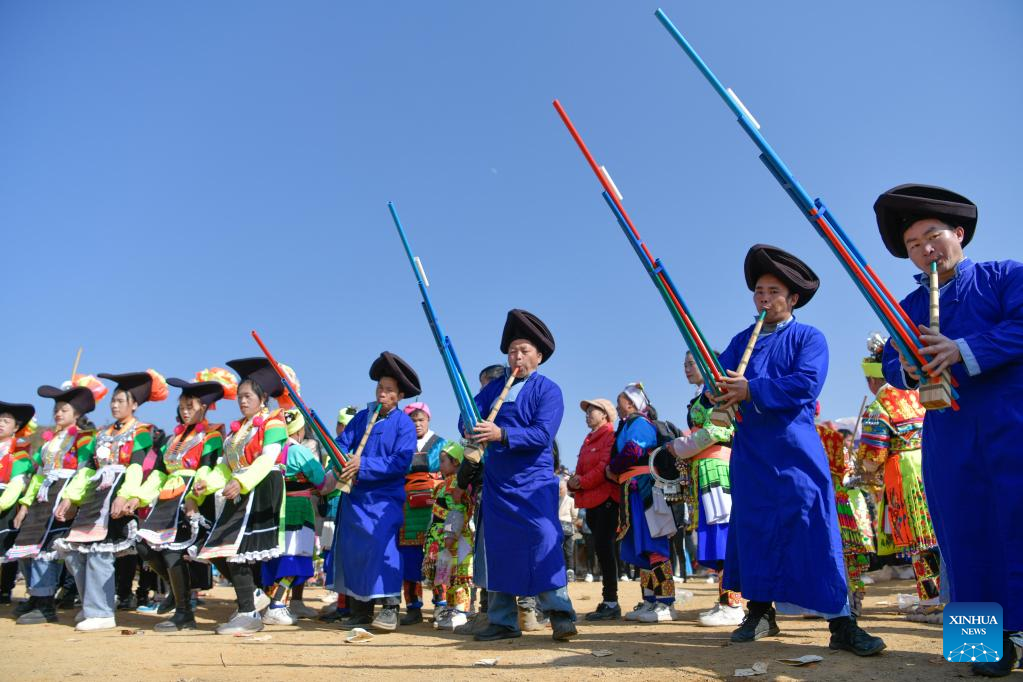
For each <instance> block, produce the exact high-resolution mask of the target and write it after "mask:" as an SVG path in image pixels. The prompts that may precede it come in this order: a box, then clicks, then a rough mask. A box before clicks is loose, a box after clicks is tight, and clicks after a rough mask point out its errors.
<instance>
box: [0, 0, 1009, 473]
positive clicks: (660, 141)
mask: <svg viewBox="0 0 1023 682" xmlns="http://www.w3.org/2000/svg"><path fill="white" fill-rule="evenodd" d="M663 7H664V9H665V11H666V12H667V13H668V15H669V16H670V17H671V18H672V19H673V20H674V22H675V23H676V24H677V25H678V26H679V28H680V29H681V30H682V31H683V32H684V33H685V34H686V35H687V37H688V38H689V39H690V41H691V42H692V43H693V44H694V45H695V47H696V48H697V50H699V51H701V53H702V55H703V56H704V58H705V59H706V60H707V61H708V63H709V64H710V65H711V67H712V68H714V69H715V70H716V71H717V73H718V75H719V77H720V78H721V79H722V80H723V81H724V82H725V84H726V85H728V86H731V87H733V88H734V89H735V90H736V92H737V93H738V94H739V95H740V97H742V99H743V100H744V102H745V103H746V104H747V106H748V107H749V108H750V109H751V110H752V112H753V113H754V115H755V116H756V117H757V118H758V119H759V120H760V122H761V124H762V125H763V129H762V130H763V132H764V134H765V135H766V137H767V139H768V140H769V141H770V142H771V143H772V144H773V145H774V146H775V148H776V149H777V150H778V152H779V153H780V154H781V156H782V158H783V159H784V160H785V161H786V162H787V163H788V164H789V166H790V168H792V170H793V171H794V173H795V174H796V177H797V178H799V179H800V181H801V182H802V183H803V185H804V186H805V187H806V188H807V190H808V191H809V192H810V193H811V194H812V195H814V196H821V197H823V198H824V199H825V201H826V202H827V203H828V204H829V206H830V207H831V209H832V211H833V213H834V214H835V215H836V216H837V217H838V219H839V220H840V221H842V223H843V225H844V227H845V228H846V230H847V231H848V232H849V234H850V235H851V237H852V238H853V240H854V241H855V242H856V244H857V245H858V246H859V247H860V249H861V251H863V252H864V254H865V255H866V257H867V258H868V260H869V261H870V262H871V263H872V264H873V265H874V267H875V269H876V270H877V271H878V273H879V274H880V275H881V277H882V278H884V280H885V281H886V282H887V283H888V284H889V285H890V287H891V288H892V289H893V290H894V291H895V292H896V293H897V294H899V295H902V294H904V293H906V292H907V291H908V290H909V288H910V286H911V284H912V283H911V280H910V276H911V275H912V270H911V266H910V265H909V264H908V262H905V261H897V260H895V259H893V258H891V257H890V256H889V255H888V254H887V252H886V251H885V250H884V248H883V246H882V244H881V242H880V239H879V238H878V235H877V230H876V227H875V224H874V219H873V212H872V210H871V205H872V204H873V201H874V199H875V198H876V196H877V195H878V194H879V193H880V192H882V191H883V190H885V189H887V188H889V187H891V186H893V185H896V184H900V183H903V182H924V183H931V184H941V185H945V186H948V187H951V188H953V189H955V190H957V191H959V192H962V193H964V194H966V195H967V196H969V197H970V198H972V199H973V200H974V201H976V202H977V204H978V205H979V207H980V221H979V227H978V232H977V236H976V238H975V239H974V242H973V244H972V245H971V246H970V248H969V249H968V253H969V254H970V255H971V257H973V258H974V259H975V260H988V259H994V258H1011V257H1016V258H1018V257H1019V255H1020V253H1021V251H1023V249H1021V248H1020V247H1021V246H1023V243H1021V242H1023V239H1021V237H1020V236H1019V231H1018V226H1017V223H1018V219H1017V218H1014V217H1013V216H1012V215H1011V212H1012V210H1013V208H1012V207H1013V206H1014V203H1013V202H1014V201H1015V199H1016V198H1017V196H1018V193H1019V190H1020V187H1021V186H1023V164H1021V163H1020V159H1021V158H1023V142H1021V138H1020V134H1019V120H1018V118H1019V112H1020V111H1021V110H1023V92H1021V88H1020V86H1019V82H1020V81H1019V77H1018V73H1019V71H1020V68H1021V67H1023V44H1021V43H1020V41H1019V40H1018V36H1019V35H1020V30H1021V29H1023V6H1021V5H1020V4H1019V3H1017V2H1013V1H1012V0H1003V1H997V2H996V1H984V2H974V3H967V2H938V1H933V0H931V1H927V2H899V3H892V2H879V1H870V2H858V3H820V2H808V1H807V2H803V1H796V0H790V1H787V2H783V3H752V2H749V3H740V2H718V3H693V2H681V1H672V2H665V4H664V5H663ZM655 8H656V5H654V4H651V5H644V4H642V3H637V2H628V3H616V2H592V1H586V2H584V1H582V0H578V1H568V0H565V1H561V2H518V3H468V2H450V3H423V2H412V1H407V2H392V3H387V4H386V5H385V4H384V3H358V4H357V3H338V2H302V3H283V2H277V3H271V2H251V1H246V2H218V3H199V2H179V3H173V4H158V3H135V2H93V3H77V2H68V1H65V2H47V3H39V2H32V3H4V4H2V5H0V91H2V92H3V93H4V99H5V104H4V106H3V107H0V224H2V226H3V229H2V234H3V245H4V246H3V253H4V255H5V256H6V258H5V261H6V262H5V266H4V269H5V274H6V278H5V279H6V281H7V282H8V283H9V284H10V283H13V291H11V290H8V294H7V296H5V297H4V298H5V300H6V303H7V320H8V322H7V333H6V334H5V335H4V341H3V344H2V346H0V348H2V352H0V376H2V377H3V382H2V396H0V397H2V398H3V399H4V400H10V401H27V400H31V401H32V402H34V403H35V404H36V405H37V406H38V407H40V408H43V409H47V410H48V409H49V407H50V404H49V401H43V400H42V399H40V398H37V397H36V396H35V388H36V387H37V386H38V385H39V384H42V383H59V382H60V381H61V380H63V379H65V378H67V374H68V373H69V372H70V370H71V364H72V361H73V359H74V353H75V350H76V349H77V348H78V346H79V345H81V346H84V348H85V351H84V354H83V359H82V366H81V369H82V370H84V371H87V372H92V373H96V372H103V371H109V372H122V371H134V370H140V369H144V368H146V367H154V368H156V369H157V370H159V371H161V372H162V373H164V374H165V375H167V376H174V375H177V376H182V377H190V376H191V374H192V373H194V372H195V371H196V370H198V369H201V368H203V367H208V366H214V365H223V363H224V362H225V361H226V360H228V359H231V358H234V357H240V356H246V355H255V354H257V353H258V349H257V348H256V346H255V345H254V344H253V342H252V341H251V339H250V337H249V335H248V333H249V330H250V329H253V328H255V329H258V330H259V331H260V333H261V334H262V335H263V336H264V338H265V340H266V341H267V343H268V344H269V345H270V348H271V349H272V350H273V351H274V352H275V353H276V354H277V355H278V357H279V359H281V360H282V361H284V362H287V363H289V364H291V365H292V366H294V367H295V369H296V370H297V372H298V375H299V378H300V379H301V381H302V386H303V394H304V396H305V397H306V399H307V400H308V401H309V403H310V404H311V405H312V406H313V407H315V408H317V409H318V410H319V411H320V412H321V413H323V414H331V413H333V412H334V410H336V408H337V407H339V406H341V405H344V404H349V403H363V402H365V401H367V400H369V399H371V397H372V389H373V384H372V382H370V381H369V379H368V378H367V371H368V368H369V365H370V363H371V362H372V360H373V359H374V358H375V357H376V355H377V354H378V353H379V352H380V351H381V350H384V349H388V350H391V351H394V352H396V353H398V354H400V355H402V356H403V357H405V358H406V359H407V360H409V361H410V362H411V363H412V364H413V366H414V367H415V368H416V369H417V370H418V371H419V374H420V377H421V379H422V383H423V385H424V387H425V389H426V390H425V393H424V398H425V399H426V400H427V401H428V402H430V404H431V406H432V408H433V412H434V417H435V419H434V426H435V428H436V430H437V431H438V432H440V433H441V434H442V435H447V434H451V433H452V432H453V430H454V422H455V419H456V408H455V404H454V400H453V398H452V396H451V392H450V389H449V386H448V384H447V380H446V377H445V374H444V371H443V367H442V365H441V363H440V358H439V355H438V354H437V351H436V349H435V347H434V345H433V342H432V339H431V336H430V333H429V330H428V328H427V326H426V323H425V321H424V318H423V316H422V313H421V310H420V307H419V297H418V290H417V289H416V286H415V282H414V280H413V278H412V273H411V271H410V270H409V268H408V265H407V261H406V260H405V256H404V254H403V252H402V250H401V245H400V243H399V241H398V238H397V235H396V233H395V231H394V228H393V226H392V224H391V222H390V218H389V215H388V212H387V207H386V202H387V201H388V200H393V201H395V202H396V204H397V207H398V209H399V211H400V213H401V217H402V220H403V222H404V224H405V227H406V229H407V231H408V233H409V238H410V239H411V241H412V244H413V248H414V249H415V250H416V251H417V252H418V254H419V255H420V256H421V257H422V259H423V261H424V264H425V266H426V269H427V273H428V275H429V277H430V281H431V284H432V287H431V292H432V295H433V299H434V304H435V305H436V307H437V310H438V312H439V314H440V317H441V321H442V323H443V324H444V326H445V327H446V331H447V332H448V333H449V334H450V335H451V336H452V338H453V340H454V343H455V347H456V349H457V350H458V353H459V355H460V357H461V360H462V364H463V365H464V366H465V367H466V368H467V371H468V372H469V373H470V374H475V369H476V368H479V367H482V366H483V365H486V364H489V363H491V362H494V361H499V360H500V354H499V351H498V343H499V340H500V333H501V326H502V324H503V322H504V317H505V313H506V311H507V310H508V309H509V308H512V307H522V308H526V309H528V310H531V311H533V312H535V313H537V314H538V315H540V316H541V317H542V318H543V319H545V320H546V321H547V322H548V324H549V326H550V327H551V329H552V330H553V332H554V334H555V336H556V338H557V344H558V347H557V351H556V353H555V355H554V356H553V358H552V359H551V361H550V362H549V363H547V364H546V365H544V369H545V371H546V373H547V374H549V375H550V376H551V377H553V378H554V379H555V380H556V381H558V382H559V383H560V384H561V386H562V388H563V389H564V392H565V399H566V405H567V412H566V421H565V423H564V425H563V427H562V430H561V433H560V436H559V441H560V444H561V446H562V449H563V450H564V451H565V452H566V453H567V455H566V459H567V460H568V461H574V458H575V452H576V451H577V450H578V447H579V443H580V442H581V439H582V436H583V434H584V432H585V426H584V424H583V419H582V417H583V415H582V412H581V411H579V410H578V408H577V407H576V406H577V404H578V401H579V400H580V399H582V398H592V397H599V396H604V397H608V398H613V397H614V395H615V394H616V393H617V391H619V390H620V389H621V387H622V386H623V385H624V384H625V383H627V382H629V381H634V380H642V381H644V382H645V383H646V385H647V388H648V392H649V394H650V395H651V397H652V399H653V401H654V403H655V404H656V405H658V407H659V408H660V410H661V412H662V414H664V415H665V416H666V417H668V418H672V419H674V420H676V421H682V419H683V418H682V416H681V407H682V405H683V404H684V403H685V402H686V401H687V400H688V398H689V397H690V395H691V393H692V391H691V389H690V387H689V386H687V385H685V384H684V383H683V380H682V378H681V362H682V353H683V344H682V341H681V337H680V335H679V334H678V332H677V331H676V329H675V327H674V323H673V322H672V320H671V318H670V317H669V315H668V312H667V310H666V309H665V308H664V305H663V303H662V302H661V300H660V299H659V297H658V296H657V294H656V292H655V290H654V288H653V286H652V285H651V283H650V281H649V280H648V279H647V277H646V275H645V273H644V272H643V270H642V269H641V266H640V264H639V262H638V261H637V259H636V257H635V255H634V254H633V253H632V251H631V249H630V248H629V246H628V244H627V242H626V241H625V239H624V237H623V236H622V234H621V232H620V231H619V229H618V227H617V225H616V224H615V223H614V220H613V217H612V216H611V214H610V213H609V211H608V210H607V207H606V206H605V204H604V202H603V201H602V200H601V198H600V191H599V186H598V184H597V181H596V179H595V178H594V177H593V175H592V174H591V172H590V171H589V169H588V168H587V167H586V166H585V165H584V162H583V159H582V157H581V155H580V154H579V153H578V151H577V150H576V148H575V147H574V145H573V144H572V142H571V140H570V138H569V137H568V135H567V133H566V132H565V130H564V128H563V127H562V125H561V123H560V121H559V119H558V118H557V115H556V114H555V112H554V110H553V109H552V107H551V100H552V99H553V98H555V97H558V98H559V99H560V100H561V101H562V103H563V104H564V105H565V107H566V108H567V109H568V112H569V114H570V115H571V116H572V117H573V119H574V121H575V123H576V125H577V126H578V127H579V129H580V131H581V133H582V134H583V136H584V138H585V139H586V141H587V142H588V143H589V145H590V147H591V149H592V150H593V152H594V153H595V154H596V156H597V158H598V160H600V161H601V162H602V163H604V164H606V165H607V167H608V168H609V170H610V171H611V173H612V175H613V176H614V178H615V181H616V182H617V184H618V186H619V188H620V189H621V190H622V192H623V194H624V196H625V206H626V208H627V209H628V210H629V212H630V214H631V215H632V217H633V219H634V221H635V222H636V224H637V227H638V228H639V230H640V232H641V233H642V235H643V237H644V238H645V239H646V241H647V243H648V244H649V245H650V247H651V249H652V250H653V252H654V253H655V255H658V256H660V257H662V258H663V259H664V261H665V263H666V264H667V265H668V267H669V268H670V270H671V272H672V275H673V277H674V279H675V281H676V283H677V284H678V286H679V287H680V289H681V290H682V292H683V295H684V296H685V297H686V299H687V302H688V304H689V306H690V308H691V309H692V311H693V313H694V315H695V317H696V319H697V321H698V323H699V324H700V325H701V327H702V328H703V330H704V332H705V333H706V334H707V335H708V336H709V337H710V338H711V339H712V340H713V342H714V343H715V345H717V346H719V347H722V346H724V345H725V344H726V343H727V340H728V339H729V338H730V337H731V336H732V335H733V334H734V333H736V332H737V331H739V330H740V329H742V328H743V327H745V326H746V325H747V324H748V323H749V322H750V320H751V316H752V312H753V311H752V303H751V300H750V295H749V293H748V292H747V290H746V288H745V286H744V283H743V279H742V260H743V257H744V255H745V252H746V250H747V248H748V247H749V246H750V245H751V244H753V243H756V242H767V243H773V244H776V245H778V246H782V247H784V248H788V249H791V250H793V251H794V252H796V253H797V254H798V255H800V256H801V257H803V258H804V259H805V260H807V261H808V262H809V263H810V264H811V265H812V266H813V267H814V268H815V269H816V270H817V272H818V273H819V274H820V275H821V277H822V280H823V284H822V287H821V290H820V292H819V294H818V295H817V297H816V298H815V300H814V301H813V302H812V303H811V304H810V305H809V306H807V308H805V309H803V311H801V313H800V315H799V317H800V319H801V320H802V321H804V322H808V323H810V324H813V325H816V326H818V327H819V328H821V329H822V330H823V331H824V332H825V334H826V335H827V337H828V341H829V345H830V350H831V370H830V373H829V377H828V382H827V385H826V387H825V390H824V394H823V396H822V402H823V406H824V414H825V416H841V415H848V414H852V413H853V412H854V411H855V410H856V408H857V407H858V406H859V403H860V400H861V399H862V397H863V396H864V393H865V391H866V388H865V384H864V381H863V378H862V375H861V373H860V369H859V361H860V358H861V356H862V355H863V354H864V351H865V346H864V341H865V338H866V336H867V334H868V333H869V332H870V331H872V330H875V329H879V328H880V324H879V322H878V321H877V320H876V319H875V318H874V317H873V314H872V313H871V311H870V309H869V308H868V306H867V305H866V303H865V302H864V301H863V300H862V299H861V297H860V295H859V294H858V293H857V292H856V290H855V289H854V287H853V285H852V283H851V282H850V281H849V279H848V277H847V276H846V275H845V274H844V272H842V271H841V269H840V267H839V265H838V263H837V261H835V260H834V257H833V256H832V255H831V254H830V252H829V251H828V250H827V248H826V246H825V244H824V243H823V241H822V240H821V239H820V238H819V237H818V236H817V235H816V234H815V233H814V232H813V230H812V229H811V227H810V226H809V224H808V223H807V222H806V221H805V220H804V219H803V218H802V217H801V216H800V215H799V214H798V213H797V211H796V209H795V207H794V206H793V205H792V204H791V203H790V201H789V199H788V198H787V197H786V195H785V194H784V193H783V192H782V191H781V189H780V188H779V187H778V186H777V185H776V184H775V182H774V180H773V179H772V178H771V177H770V175H769V174H768V173H767V171H766V170H765V169H764V168H763V166H762V165H761V164H760V162H759V161H758V160H757V158H756V152H755V148H754V147H753V145H752V143H751V142H750V141H749V140H748V139H747V138H746V137H745V135H744V134H743V133H742V131H741V130H740V129H739V127H738V126H737V125H736V123H735V121H734V118H733V117H732V116H731V114H730V113H729V112H728V110H727V109H726V108H725V106H724V104H723V103H722V102H721V101H720V100H719V99H718V98H717V95H716V94H714V92H713V91H712V90H711V89H710V87H709V86H708V85H707V84H706V83H705V82H704V81H703V79H702V77H701V76H700V75H699V74H698V73H697V71H696V70H695V69H694V68H693V66H692V65H691V64H690V63H689V61H688V59H687V58H686V57H685V55H684V54H683V53H682V51H681V50H679V49H678V47H677V46H676V45H675V44H674V42H673V41H672V40H671V38H670V37H669V36H668V34H667V33H666V32H665V31H664V30H663V28H661V26H660V25H659V24H658V22H657V21H656V20H655V19H654V17H653V11H654V9H655ZM469 368H472V369H469ZM470 380H471V381H472V382H473V383H475V378H474V377H473V378H471V379H470ZM224 407H227V408H228V409H222V410H221V411H219V412H218V413H217V417H218V418H219V419H223V420H227V419H230V418H233V415H234V414H235V409H234V408H233V407H231V406H227V405H225V406H224ZM172 410H173V407H172V402H171V401H168V402H167V403H162V404H156V405H148V406H145V407H143V408H142V410H141V411H140V413H139V416H140V417H141V418H143V419H148V420H152V421H155V422H157V423H160V424H163V425H165V426H167V425H170V424H171V423H172V421H171V420H172V414H173V412H172ZM96 416H97V419H98V420H100V421H107V420H108V418H109V412H108V408H107V404H106V402H104V403H103V405H102V406H101V407H100V408H99V410H98V411H97V412H96Z"/></svg>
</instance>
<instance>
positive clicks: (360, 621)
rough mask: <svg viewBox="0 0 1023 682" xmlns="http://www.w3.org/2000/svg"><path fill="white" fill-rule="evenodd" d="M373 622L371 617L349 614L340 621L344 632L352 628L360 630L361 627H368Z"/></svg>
mask: <svg viewBox="0 0 1023 682" xmlns="http://www.w3.org/2000/svg"><path fill="white" fill-rule="evenodd" d="M372 622H373V616H371V615H366V614H362V613H351V614H349V615H348V616H346V617H344V618H342V619H341V620H340V623H341V627H343V628H345V629H346V630H351V629H352V628H361V627H362V626H363V625H369V624H371V623H372Z"/></svg>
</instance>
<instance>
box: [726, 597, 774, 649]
mask: <svg viewBox="0 0 1023 682" xmlns="http://www.w3.org/2000/svg"><path fill="white" fill-rule="evenodd" d="M774 618H775V611H774V607H773V606H770V607H768V608H767V609H766V610H764V609H755V608H750V611H749V613H747V614H746V617H745V618H743V619H742V623H740V624H739V627H737V628H736V629H735V630H734V631H732V636H731V638H730V639H731V640H732V643H734V644H743V643H745V642H753V641H755V640H758V639H760V638H762V637H773V636H775V635H777V634H778V633H779V632H781V630H780V629H779V628H778V623H776V622H775V620H774Z"/></svg>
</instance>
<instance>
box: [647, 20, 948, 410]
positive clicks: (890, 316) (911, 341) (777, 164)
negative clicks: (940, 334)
mask: <svg viewBox="0 0 1023 682" xmlns="http://www.w3.org/2000/svg"><path fill="white" fill-rule="evenodd" d="M654 14H655V16H656V17H657V19H658V21H660V22H661V25H662V26H664V28H665V29H666V30H667V31H668V33H670V34H671V36H672V38H674V39H675V42H676V43H678V45H679V47H681V48H682V49H683V51H685V53H686V54H687V55H688V56H689V58H690V59H691V60H692V62H693V64H694V65H695V66H696V68H697V69H699V71H700V73H702V74H703V76H704V77H705V78H706V79H707V81H708V82H709V83H710V85H711V87H713V88H714V90H715V91H716V92H717V93H718V95H720V96H721V99H723V100H724V102H725V104H727V105H728V107H729V108H730V109H731V110H732V112H733V113H734V114H735V115H736V117H737V118H738V122H739V125H740V126H741V127H742V129H743V130H744V131H745V132H746V134H747V135H749V137H750V139H751V140H753V143H754V144H755V145H756V146H757V148H758V149H760V160H761V161H762V162H763V163H764V165H765V166H767V169H768V170H769V171H770V172H771V175H772V176H774V179H775V180H777V181H778V184H780V185H781V186H782V188H783V189H784V190H785V192H786V193H787V194H788V195H789V198H791V199H792V201H793V202H794V203H795V204H796V206H798V207H799V209H800V212H801V213H802V214H803V216H804V217H805V218H806V219H807V220H809V221H810V224H811V225H813V227H814V229H815V230H817V233H818V234H819V235H820V236H821V237H822V238H823V239H824V241H825V242H826V243H827V245H828V247H829V248H830V249H831V251H832V253H834V255H835V257H836V258H838V260H839V262H840V263H841V264H842V267H843V268H845V270H846V272H847V273H848V274H849V276H850V277H851V278H852V280H853V283H854V284H855V285H856V287H857V288H858V289H859V291H860V293H861V294H862V295H863V296H864V298H865V299H866V300H867V303H868V304H869V305H870V307H871V308H872V309H873V310H874V313H875V314H876V315H877V316H878V318H879V319H880V320H881V322H882V324H884V326H885V328H886V329H887V330H888V333H889V334H890V336H891V342H892V345H893V346H894V347H895V348H896V349H898V351H899V353H900V354H901V355H902V356H903V357H904V358H906V360H907V361H909V362H910V363H911V364H913V365H914V366H915V367H916V369H917V371H918V372H919V373H920V376H921V377H925V378H926V377H927V373H926V372H924V371H923V367H924V365H926V364H927V359H926V358H925V357H924V356H923V353H922V352H921V349H922V348H923V347H924V344H923V342H922V341H921V340H920V330H919V329H918V328H917V327H916V325H914V324H913V321H912V320H911V319H910V317H909V315H907V314H906V311H905V310H903V309H902V306H901V305H900V304H899V302H898V301H897V300H896V299H895V297H894V296H893V295H892V293H891V291H889V290H888V287H886V286H885V284H884V282H882V281H881V278H880V277H878V276H877V273H876V272H874V269H873V268H872V267H870V265H869V264H867V261H866V259H865V258H864V257H863V254H861V253H860V252H859V250H858V249H857V248H856V246H855V245H854V244H853V243H852V240H850V239H849V236H848V235H847V234H846V233H845V230H843V229H842V226H841V225H839V224H838V221H837V220H835V218H834V216H832V215H831V212H830V211H829V210H828V207H827V206H825V204H824V202H823V201H822V200H821V199H819V198H818V199H811V198H810V195H809V194H808V193H807V192H806V190H805V189H803V186H802V185H800V184H799V181H798V180H796V178H795V177H794V176H793V175H792V172H791V171H790V170H789V169H788V167H787V166H786V165H785V163H784V162H783V161H782V160H781V157H779V156H778V154H777V153H776V152H775V151H774V148H773V147H771V145H770V144H768V142H767V140H766V139H765V138H764V136H763V135H762V134H761V132H760V123H759V122H758V121H757V120H756V119H755V118H754V117H753V115H752V114H751V113H750V111H749V109H748V108H747V107H746V105H745V104H743V103H742V101H741V100H740V99H739V97H738V95H736V94H735V92H734V91H732V89H731V88H726V87H725V86H724V85H723V84H722V83H721V81H720V80H719V79H718V77H717V76H716V75H715V74H714V72H713V71H711V69H710V67H709V66H707V63H706V62H704V61H703V59H702V58H701V57H700V55H699V54H697V52H696V50H695V49H694V48H693V46H692V45H691V44H690V43H689V41H688V40H686V38H685V36H683V35H682V33H681V31H679V30H678V28H676V27H675V24H673V23H672V22H671V20H670V19H669V18H668V16H667V15H666V14H665V13H664V11H663V10H660V9H658V10H657V11H656V12H655V13H654ZM942 374H943V376H944V377H945V380H946V382H948V383H949V391H950V394H951V406H952V409H954V410H958V409H959V406H958V404H957V403H956V401H955V399H956V398H957V397H958V394H957V392H956V391H955V388H954V387H955V386H956V381H955V378H954V377H951V375H950V373H949V372H948V371H947V370H946V371H945V372H943V373H942Z"/></svg>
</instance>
